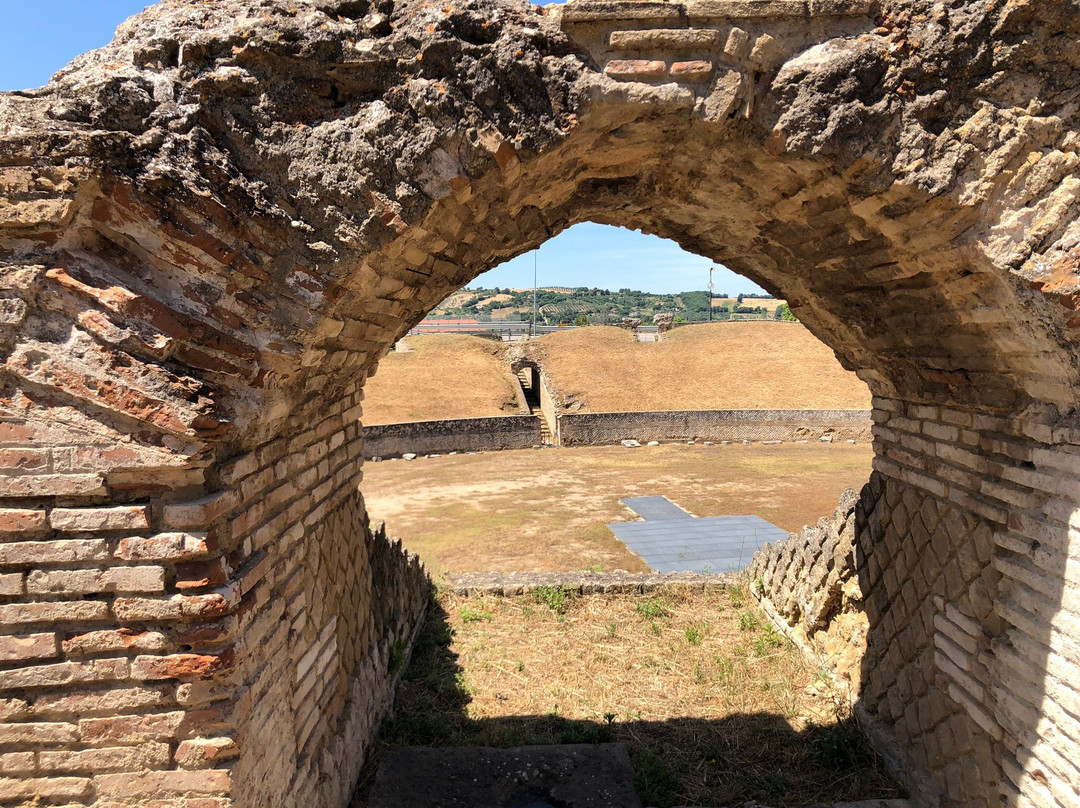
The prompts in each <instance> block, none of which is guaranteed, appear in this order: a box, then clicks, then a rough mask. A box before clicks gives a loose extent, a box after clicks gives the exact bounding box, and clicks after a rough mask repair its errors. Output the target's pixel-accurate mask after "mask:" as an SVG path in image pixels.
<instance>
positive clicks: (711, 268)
mask: <svg viewBox="0 0 1080 808" xmlns="http://www.w3.org/2000/svg"><path fill="white" fill-rule="evenodd" d="M714 269H716V267H709V322H710V323H711V322H712V290H713V285H712V273H713V270H714Z"/></svg>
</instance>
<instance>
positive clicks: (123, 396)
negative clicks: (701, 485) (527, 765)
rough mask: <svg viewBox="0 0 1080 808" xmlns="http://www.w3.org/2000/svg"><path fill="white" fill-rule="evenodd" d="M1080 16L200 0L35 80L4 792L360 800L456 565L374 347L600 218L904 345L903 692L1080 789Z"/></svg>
mask: <svg viewBox="0 0 1080 808" xmlns="http://www.w3.org/2000/svg"><path fill="white" fill-rule="evenodd" d="M1078 38H1080V4H1078V3H1077V2H1076V0H1029V2H1024V3H997V2H993V0H963V2H957V3H950V4H942V3H937V2H933V0H881V2H880V3H866V2H862V1H861V0H850V1H849V0H806V1H805V2H804V0H767V1H766V0H763V1H762V2H755V1H753V0H686V1H685V2H634V1H632V0H615V1H614V2H593V0H573V2H572V3H570V4H568V5H567V6H565V7H563V8H556V9H551V10H548V11H544V10H541V9H538V8H536V7H533V6H530V5H528V4H526V3H523V2H518V0H498V2H496V0H465V2H463V3H454V4H450V5H442V4H439V5H432V4H429V3H424V2H418V0H400V2H395V3H393V4H391V3H389V2H383V0H373V2H367V0H362V1H361V2H356V1H355V0H216V2H213V3H190V2H185V1H184V0H164V2H161V3H159V4H158V5H156V6H153V7H152V8H150V9H149V10H147V11H146V12H145V13H143V14H141V15H138V16H136V17H134V18H132V19H131V20H130V21H129V22H127V23H125V25H124V26H123V27H122V29H121V30H120V31H119V32H118V35H117V37H116V39H115V40H114V42H113V43H112V44H111V45H109V46H108V47H106V48H103V49H101V50H99V51H95V52H92V53H90V54H87V55H85V56H83V57H80V58H79V59H78V60H76V61H75V62H74V63H73V64H72V65H71V66H69V67H68V68H67V69H65V70H63V71H60V73H58V74H57V76H56V77H55V79H54V80H53V82H51V83H50V85H49V86H47V87H45V88H41V89H39V90H34V91H27V92H19V93H4V94H0V391H2V398H0V447H2V462H3V464H4V468H5V473H4V474H3V476H2V477H0V496H2V497H3V498H4V503H3V506H2V507H3V508H4V512H3V517H2V520H3V525H4V527H3V531H4V532H3V539H4V540H3V541H0V558H2V559H3V561H2V563H3V565H4V568H3V570H2V571H0V587H2V589H0V598H2V600H0V610H2V611H0V617H2V618H3V619H2V624H0V637H2V641H0V657H2V658H3V659H4V660H5V661H3V663H2V664H3V667H2V668H0V673H2V677H0V688H4V695H3V700H2V701H0V716H2V717H0V720H2V721H3V723H2V724H0V773H2V776H0V801H2V802H4V803H18V802H20V801H25V800H27V799H32V798H33V797H36V796H40V797H41V798H42V799H43V800H44V801H45V802H46V803H53V804H76V805H78V804H86V805H100V806H106V805H123V806H125V808H126V806H127V805H130V804H132V803H135V802H139V801H145V800H153V801H154V802H155V805H156V806H159V808H191V804H192V803H193V802H195V801H199V800H202V806H203V808H223V807H224V806H225V805H227V804H229V803H237V804H239V805H242V806H244V808H251V806H261V805H263V804H266V803H274V804H277V803H279V802H280V803H284V804H287V805H289V804H297V803H298V802H300V801H301V800H304V801H307V802H311V801H312V800H314V801H316V802H321V803H322V804H326V805H330V806H335V805H338V806H339V805H341V804H342V795H343V794H344V793H345V792H346V791H347V789H348V786H349V782H348V781H349V780H350V779H351V773H352V772H353V771H354V769H355V760H356V756H358V755H359V754H360V751H358V750H361V749H362V743H361V742H360V741H361V739H362V737H363V735H364V731H365V728H367V727H369V726H370V722H371V720H372V717H373V716H374V715H375V713H376V712H377V710H378V709H379V705H378V704H377V702H378V701H379V700H380V699H381V698H382V696H383V694H384V693H385V687H386V682H388V681H389V679H390V677H389V676H388V675H387V672H386V670H385V668H384V664H385V662H384V660H383V656H382V654H381V652H380V650H379V649H380V644H381V643H382V641H383V640H385V641H386V642H387V643H389V642H392V641H397V638H400V637H403V636H404V635H405V634H406V633H407V628H408V623H409V616H410V615H411V614H412V613H413V611H414V606H415V604H414V603H413V599H414V598H416V599H419V598H420V595H419V593H418V592H417V588H418V587H417V585H418V583H419V571H418V570H417V569H416V568H415V567H409V566H407V562H406V561H405V559H404V558H401V557H399V558H398V562H397V563H398V564H400V565H401V567H400V568H401V569H402V570H411V571H408V572H406V571H403V572H402V573H401V576H399V577H395V576H392V575H390V573H389V572H388V571H387V570H388V569H391V568H396V567H394V565H392V564H391V565H388V566H387V567H383V568H381V571H380V567H379V566H378V562H377V561H376V560H375V557H376V556H377V555H378V551H376V550H371V551H370V553H369V552H367V551H364V550H362V549H361V548H362V547H363V546H366V543H367V542H368V535H367V531H366V528H365V527H364V525H363V519H364V516H363V507H362V500H361V499H359V495H358V494H357V493H356V486H357V484H358V483H359V482H360V470H359V464H360V462H361V458H360V452H361V451H362V449H361V445H360V441H359V426H358V424H357V419H358V418H359V415H360V411H359V396H360V390H361V388H362V384H363V381H364V379H365V378H366V377H367V375H368V374H370V373H371V372H372V371H373V369H374V368H375V366H376V365H377V363H378V361H379V359H380V358H381V356H382V355H384V353H385V352H386V351H387V350H389V349H390V347H391V346H392V345H393V343H394V342H395V341H396V340H397V339H398V338H399V337H400V336H401V335H403V334H404V333H406V332H407V331H408V329H409V328H410V326H411V325H412V324H414V323H415V322H416V321H417V320H419V319H420V318H421V317H422V316H423V315H424V313H425V312H427V311H428V310H430V309H431V308H432V307H433V306H435V305H436V304H437V303H438V302H439V301H440V300H442V299H443V298H445V296H446V295H447V294H448V293H449V292H451V291H453V290H455V289H457V288H460V287H461V286H463V285H464V284H466V283H468V282H469V281H470V280H471V279H472V278H473V277H475V276H476V275H477V274H479V273H480V272H482V271H483V270H485V269H487V268H490V267H492V266H494V265H496V264H498V263H501V262H502V261H503V260H506V259H508V258H510V257H513V256H514V255H518V254H521V253H522V252H525V251H527V250H529V249H532V248H534V247H536V246H537V245H539V244H540V243H542V242H543V241H544V240H546V239H548V238H550V237H551V236H552V235H555V234H557V233H559V232H561V231H562V230H564V229H565V228H566V227H568V226H570V225H572V224H574V223H577V222H581V221H585V220H592V221H598V222H604V223H611V224H618V225H622V226H626V227H632V228H639V229H642V230H644V231H646V232H649V233H655V234H657V235H661V236H664V237H668V238H672V239H674V240H676V241H678V242H679V243H680V244H681V245H682V246H684V247H686V248H687V249H689V250H691V251H693V252H695V253H698V254H700V255H703V256H706V257H708V258H710V259H711V260H714V261H718V262H723V263H725V264H727V265H728V266H731V267H732V268H734V269H736V270H738V271H740V272H742V273H744V274H746V275H747V276H748V277H750V278H751V279H753V280H754V281H755V282H757V283H758V284H760V285H761V286H762V287H763V288H766V289H768V290H770V291H772V292H774V293H776V294H778V295H780V296H782V297H784V298H786V299H787V300H788V301H789V303H790V305H791V306H792V309H793V311H794V312H795V313H796V314H797V315H798V317H799V319H800V320H801V321H802V322H804V323H805V324H806V325H807V327H808V328H809V329H810V330H811V331H812V332H813V333H815V334H817V335H818V336H819V337H821V338H822V339H823V340H824V341H826V342H827V343H828V344H829V345H830V346H831V347H833V349H834V350H835V351H836V353H837V355H838V357H839V359H840V361H841V362H842V363H843V364H844V365H845V366H846V367H849V368H851V369H853V370H855V371H856V372H857V373H858V374H859V376H860V378H862V379H863V380H864V381H866V382H867V384H868V385H869V386H870V388H871V391H872V392H873V393H874V395H875V405H874V406H875V413H874V417H875V420H876V421H877V426H876V428H875V438H876V440H875V452H876V454H877V458H876V460H875V467H876V468H877V470H878V472H879V473H880V475H881V482H882V489H881V490H882V492H883V493H882V495H881V496H880V497H879V498H878V499H877V500H876V502H875V504H874V506H873V509H872V510H871V512H870V513H869V514H867V522H866V528H865V530H862V531H861V532H860V531H857V533H858V538H857V547H858V553H861V554H863V555H862V556H859V555H857V564H862V562H863V561H865V566H864V568H862V567H860V569H859V576H858V579H859V586H860V591H861V593H862V596H863V600H864V603H865V606H866V616H867V625H868V635H867V643H868V646H867V649H868V650H867V654H866V656H865V657H864V660H863V663H862V671H861V672H862V678H861V682H862V685H861V686H862V694H861V698H862V702H863V703H864V704H865V705H866V709H867V710H868V711H870V712H872V713H875V714H876V715H877V716H878V717H879V718H880V720H881V721H882V722H883V723H886V724H888V725H889V726H891V727H892V728H893V731H894V732H895V734H896V736H897V737H898V738H899V740H900V741H901V742H902V743H903V745H904V746H905V747H906V748H907V750H908V751H909V753H910V755H911V756H912V757H913V758H914V759H915V760H916V761H917V762H918V763H919V764H920V765H924V766H925V767H926V768H927V769H928V771H929V772H930V773H931V775H932V776H933V778H934V781H935V782H936V783H937V786H938V787H939V788H940V789H941V790H942V792H943V793H944V794H945V795H947V797H948V798H949V799H950V800H952V803H953V804H955V805H963V806H972V808H981V806H989V805H995V806H996V805H998V804H1000V803H1001V802H1002V801H1004V802H1005V803H1006V804H1007V805H1016V806H1023V808H1028V807H1029V806H1037V808H1044V807H1045V808H1072V806H1074V805H1076V804H1078V803H1080V794H1078V789H1077V785H1076V784H1077V782H1078V781H1080V771H1078V769H1077V756H1076V755H1075V754H1074V752H1075V748H1076V744H1077V742H1078V741H1080V731H1078V716H1080V708H1078V707H1077V697H1076V691H1075V687H1074V683H1075V682H1078V681H1080V676H1077V661H1076V660H1077V659H1078V658H1080V654H1078V652H1077V650H1076V649H1077V642H1078V637H1080V625H1078V622H1077V619H1078V617H1080V605H1078V604H1077V602H1076V591H1077V582H1078V581H1077V575H1076V571H1075V566H1076V565H1075V559H1076V558H1077V557H1080V550H1078V548H1077V541H1078V539H1075V538H1074V534H1075V531H1076V525H1077V524H1078V523H1080V519H1078V518H1077V516H1076V514H1077V513H1080V488H1078V486H1077V480H1078V478H1080V473H1078V472H1080V464H1078V463H1077V456H1078V453H1080V436H1078V430H1077V429H1076V402H1077V390H1078V387H1080V362H1078V361H1077V356H1076V341H1077V336H1076V335H1077V333H1078V331H1077V329H1078V328H1080V318H1078V317H1077V315H1076V309H1077V307H1078V305H1080V280H1078V267H1080V250H1078V247H1077V245H1078V244H1080V217H1078V215H1077V205H1076V199H1077V187H1078V184H1080V156H1078V150H1080V109H1078V107H1077V105H1076V103H1075V99H1076V75H1077V73H1078V71H1080V50H1078V49H1077V48H1076V41H1077V39H1078ZM702 383H711V381H710V380H702ZM117 509H119V510H117ZM860 524H861V523H860ZM387 552H389V551H387ZM863 569H864V571H863ZM368 581H370V585H369V584H368ZM410 604H412V605H410ZM395 608H396V609H397V610H398V611H396V612H395ZM290 609H291V611H289V610H290ZM283 610H284V611H283ZM335 618H336V620H335ZM282 666H284V668H283V667H282ZM372 671H374V674H372V673H371V672H372ZM371 676H374V680H372V679H371ZM290 677H291V683H290V681H289V680H290ZM286 690H288V692H289V698H287V699H286V698H285V697H284V693H285V692H286ZM297 692H303V693H306V694H309V700H308V701H307V702H305V703H303V704H300V703H296V704H294V703H293V702H292V699H293V698H294V697H295V696H296V694H297ZM279 696H280V697H279ZM350 699H351V701H350ZM868 714H869V713H868ZM363 716H368V717H367V718H364V717H363ZM349 717H351V718H349ZM342 722H344V723H342ZM350 727H351V729H350ZM351 733H355V735H354V734H351ZM267 737H269V738H270V741H266V740H265V739H266V738H267ZM354 738H355V740H356V743H352V739H354ZM267 743H270V744H272V748H269V747H267ZM346 745H347V746H348V749H346V748H345V746H346ZM271 761H273V762H271ZM204 798H205V799H204Z"/></svg>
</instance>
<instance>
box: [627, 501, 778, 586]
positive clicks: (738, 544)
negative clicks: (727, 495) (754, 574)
mask: <svg viewBox="0 0 1080 808" xmlns="http://www.w3.org/2000/svg"><path fill="white" fill-rule="evenodd" d="M622 503H623V504H624V505H626V506H627V507H628V508H630V510H632V511H634V512H635V513H636V514H638V515H639V516H641V517H642V518H643V519H644V520H645V521H643V522H613V523H611V524H609V525H608V527H609V528H611V531H612V532H613V533H614V534H615V538H617V539H619V540H620V541H621V542H623V543H624V544H625V545H626V546H627V547H628V548H630V551H631V552H632V553H634V554H635V555H637V556H639V557H640V558H641V559H642V560H643V561H644V562H645V563H646V564H648V565H649V567H651V568H652V569H653V570H655V571H657V572H699V573H715V572H738V571H739V570H741V569H744V568H745V567H746V566H747V565H748V564H749V563H750V559H751V558H752V557H753V555H754V553H756V552H757V551H758V550H760V549H761V548H762V547H763V546H764V545H765V544H766V543H768V542H777V541H784V540H785V539H786V538H787V537H788V532H787V531H786V530H783V529H782V528H779V527H777V526H776V525H774V524H772V523H771V522H766V521H765V520H764V519H762V518H761V517H760V516H705V517H700V518H698V517H695V516H694V515H693V514H689V513H687V512H686V511H684V510H683V509H682V508H680V507H679V506H678V505H676V504H675V503H673V502H672V501H671V500H669V499H668V498H667V497H628V498H627V499H624V500H622Z"/></svg>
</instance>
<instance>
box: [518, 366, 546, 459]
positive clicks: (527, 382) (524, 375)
mask: <svg viewBox="0 0 1080 808" xmlns="http://www.w3.org/2000/svg"><path fill="white" fill-rule="evenodd" d="M517 377H518V381H519V382H520V383H521V389H522V391H523V392H524V393H525V403H526V404H528V405H529V413H530V414H531V415H536V416H538V417H539V418H540V437H541V442H542V443H543V445H544V446H554V445H555V437H554V435H552V433H551V427H550V425H549V424H548V422H547V418H545V417H544V413H543V412H542V411H541V409H540V391H539V390H538V389H537V388H535V387H534V386H533V383H532V374H531V373H530V372H529V370H528V369H527V368H522V369H521V370H519V371H518V373H517Z"/></svg>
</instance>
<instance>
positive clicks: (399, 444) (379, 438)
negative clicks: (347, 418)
mask: <svg viewBox="0 0 1080 808" xmlns="http://www.w3.org/2000/svg"><path fill="white" fill-rule="evenodd" d="M542 441H543V437H542V434H541V431H540V418H539V416H536V415H505V416H495V417H492V418H448V419H446V420H443V421H409V422H407V423H403V424H377V425H375V426H365V427H364V457H365V458H366V459H368V460H370V459H371V458H373V457H400V456H401V455H403V454H408V453H410V452H412V453H415V454H431V453H433V452H440V453H441V452H480V451H494V450H496V449H530V448H532V447H533V446H539V445H540V443H541V442H542Z"/></svg>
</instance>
